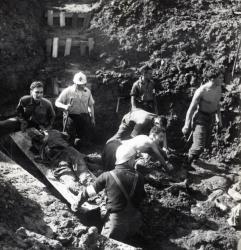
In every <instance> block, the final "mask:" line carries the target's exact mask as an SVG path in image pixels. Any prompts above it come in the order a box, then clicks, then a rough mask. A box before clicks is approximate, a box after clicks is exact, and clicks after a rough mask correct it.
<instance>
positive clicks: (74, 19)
mask: <svg viewBox="0 0 241 250" xmlns="http://www.w3.org/2000/svg"><path fill="white" fill-rule="evenodd" d="M77 23H78V15H77V14H76V13H74V14H73V16H72V27H73V28H74V29H76V28H77Z"/></svg>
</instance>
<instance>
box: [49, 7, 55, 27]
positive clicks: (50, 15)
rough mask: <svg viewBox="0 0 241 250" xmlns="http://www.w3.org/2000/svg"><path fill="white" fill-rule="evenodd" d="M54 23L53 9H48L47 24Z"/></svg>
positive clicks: (51, 24)
mask: <svg viewBox="0 0 241 250" xmlns="http://www.w3.org/2000/svg"><path fill="white" fill-rule="evenodd" d="M53 23H54V11H53V10H48V25H49V26H53Z"/></svg>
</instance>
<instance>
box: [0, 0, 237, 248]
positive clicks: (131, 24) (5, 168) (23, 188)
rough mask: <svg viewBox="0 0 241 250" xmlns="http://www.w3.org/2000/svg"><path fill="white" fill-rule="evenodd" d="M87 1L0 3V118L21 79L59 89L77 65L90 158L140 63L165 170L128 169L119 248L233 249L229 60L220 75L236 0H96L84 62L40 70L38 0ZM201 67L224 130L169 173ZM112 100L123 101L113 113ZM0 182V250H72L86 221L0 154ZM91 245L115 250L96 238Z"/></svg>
mask: <svg viewBox="0 0 241 250" xmlns="http://www.w3.org/2000/svg"><path fill="white" fill-rule="evenodd" d="M88 2H94V1H50V0H49V1H43V2H42V3H41V4H40V3H39V1H35V0H31V1H21V3H20V2H19V1H17V0H11V1H4V0H3V1H2V2H1V7H0V19H1V22H0V23H1V26H0V28H1V29H0V32H1V42H0V46H1V47H0V49H1V50H0V51H1V57H0V64H1V65H2V67H1V70H0V79H1V82H2V84H1V87H2V90H3V91H1V94H0V97H1V98H0V103H1V105H0V106H1V108H0V110H1V111H0V114H1V116H0V118H1V117H2V118H5V117H7V116H9V115H13V114H14V107H15V106H16V102H17V100H18V98H19V97H20V96H21V94H22V93H26V91H27V90H28V85H29V83H30V82H31V81H32V80H33V79H39V78H41V79H42V80H44V81H47V80H48V78H49V77H50V76H53V77H55V76H56V75H60V76H61V80H62V81H69V80H70V79H71V75H70V74H67V73H66V72H65V70H66V69H69V70H70V71H71V70H72V71H73V70H76V69H82V70H84V71H85V72H86V73H87V75H88V76H89V80H90V81H91V84H92V92H93V95H94V98H95V101H96V106H95V109H96V122H97V127H96V143H95V144H93V145H92V146H91V147H89V148H88V149H82V150H84V152H83V153H86V154H89V157H90V158H91V157H92V158H93V160H95V159H97V158H99V156H100V153H101V150H102V148H103V145H104V142H105V141H106V139H107V138H109V137H110V136H111V135H112V134H113V133H114V132H115V130H116V128H117V127H118V124H119V122H120V119H121V117H122V115H123V114H124V113H126V112H127V111H128V109H129V99H128V98H127V93H128V91H129V90H130V87H131V84H132V83H133V81H135V79H137V77H138V69H139V68H140V66H141V65H143V64H144V63H149V64H150V65H151V66H152V67H153V77H154V80H155V81H156V82H157V83H158V86H159V88H158V93H157V94H158V97H157V101H158V112H159V113H160V114H164V115H166V116H167V117H168V131H167V137H168V144H169V146H170V148H171V149H172V150H171V154H170V162H171V163H172V165H173V168H174V170H173V171H172V172H171V173H169V174H167V173H165V172H164V171H163V170H162V169H161V168H160V167H159V166H158V164H155V163H151V164H148V165H146V166H145V167H144V168H143V167H140V168H139V171H140V172H142V173H143V174H144V176H145V178H146V184H145V189H146V191H147V197H146V199H145V201H144V204H143V206H142V208H141V210H142V214H143V217H144V225H143V227H142V229H141V232H140V234H139V235H137V236H135V237H133V238H132V239H129V241H128V243H129V244H130V245H133V246H136V247H141V248H143V249H150V250H153V249H163V250H172V249H173V250H179V249H180V250H181V249H187V250H223V249H227V250H232V249H236V244H237V240H238V239H239V238H240V237H241V234H240V231H239V230H240V227H239V226H237V227H232V226H230V225H229V224H228V223H227V219H228V218H229V217H230V214H231V209H232V208H233V207H234V206H235V205H238V204H239V201H236V200H234V199H233V198H232V197H231V196H229V195H228V190H229V188H230V187H232V185H233V184H235V183H238V182H239V181H240V157H241V146H240V124H241V119H240V91H241V89H240V76H241V69H240V68H241V67H240V61H238V63H237V65H236V68H235V72H234V75H233V77H232V76H231V72H232V67H233V64H234V59H235V56H236V51H237V46H238V41H239V39H240V35H239V28H240V21H239V19H240V16H238V14H237V13H239V12H240V10H241V5H240V2H238V1H234V0H229V1H221V0H219V1H218V0H214V1H207V0H190V1H187V0H184V1H178V0H168V1H167V0H162V1H154V0H143V1H134V0H123V1H117V0H112V1H107V0H103V1H100V5H99V8H98V9H96V10H95V12H94V13H93V18H92V20H91V25H90V29H89V30H88V32H89V34H91V35H93V37H94V38H95V41H96V46H95V49H94V53H93V54H92V55H91V58H88V59H87V58H85V59H84V60H81V58H65V59H63V58H58V59H56V60H54V61H53V60H49V59H48V61H47V62H46V56H45V55H44V49H45V48H44V46H43V44H44V38H45V36H46V31H45V26H44V21H43V16H44V4H45V3H46V4H48V5H49V4H59V5H61V4H66V3H67V4H73V3H76V4H78V3H88ZM26 13H28V15H26ZM235 13H236V14H235ZM211 64H216V65H218V66H219V67H222V68H223V69H224V73H225V74H224V75H225V79H224V84H223V98H222V103H221V107H222V117H223V123H224V127H223V129H222V130H221V131H219V133H217V131H214V133H213V144H212V146H211V148H210V149H208V150H207V151H205V152H204V154H203V155H202V156H201V160H199V161H198V162H195V164H193V168H194V169H193V170H192V171H189V172H187V171H186V170H185V169H184V168H182V167H181V165H182V160H183V158H182V157H181V154H182V153H183V152H184V151H185V144H184V143H185V142H184V141H183V138H182V135H181V127H182V125H183V122H184V118H185V113H186V110H187V108H188V105H189V103H190V101H191V97H192V95H193V93H194V91H195V89H196V88H197V87H198V86H199V85H200V84H201V83H203V82H204V81H205V72H206V69H207V68H208V67H209V66H210V65H211ZM3 93H4V94H3ZM117 95H121V96H123V97H126V99H123V100H122V101H121V103H120V107H119V112H118V113H116V112H115V111H116V101H117ZM58 118H60V117H58ZM58 126H59V124H58V123H56V127H58ZM81 152H82V151H81ZM7 153H8V155H9V156H10V157H11V152H7ZM26 165H27V163H26ZM23 167H24V168H26V167H27V166H23ZM30 172H31V171H30ZM94 173H95V174H99V172H98V171H97V172H96V171H95V172H94ZM35 176H36V175H35ZM36 177H39V176H36ZM0 178H1V188H0V193H1V195H0V208H1V209H0V248H1V249H78V248H77V247H78V246H79V245H80V242H81V239H82V240H83V238H85V237H86V235H87V232H88V227H89V226H90V225H89V224H88V223H86V222H83V220H82V219H81V218H80V217H79V216H78V215H76V214H73V213H71V211H70V209H69V207H68V205H67V204H66V203H65V202H64V201H63V200H62V199H61V198H60V196H59V195H58V194H56V193H55V192H54V190H53V189H51V187H49V186H48V185H47V183H45V182H44V180H43V179H42V178H39V179H40V181H42V183H41V182H40V181H39V180H37V179H36V178H34V177H33V176H31V175H30V174H29V173H28V172H26V171H25V170H23V169H22V168H21V167H20V166H19V165H17V164H16V163H14V162H12V161H11V160H10V159H9V158H8V157H6V156H5V155H4V154H3V153H1V155H0ZM185 180H187V181H185ZM45 184H46V185H45ZM220 204H221V205H220ZM95 247H96V248H97V249H118V247H117V246H116V245H114V244H112V245H111V244H110V243H108V242H107V241H105V242H103V241H102V242H99V243H98V244H97V246H95ZM125 249H127V248H125Z"/></svg>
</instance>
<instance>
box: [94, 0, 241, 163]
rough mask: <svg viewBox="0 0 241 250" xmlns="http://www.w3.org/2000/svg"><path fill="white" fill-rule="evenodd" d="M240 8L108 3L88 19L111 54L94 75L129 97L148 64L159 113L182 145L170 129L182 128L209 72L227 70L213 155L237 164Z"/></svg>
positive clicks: (175, 141)
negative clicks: (197, 91) (237, 59)
mask: <svg viewBox="0 0 241 250" xmlns="http://www.w3.org/2000/svg"><path fill="white" fill-rule="evenodd" d="M239 8H240V4H237V2H236V1H233V0H230V1H226V2H220V1H218V0H217V1H212V2H210V1H205V0H203V1H197V0H193V1H191V3H190V1H161V2H160V1H154V0H146V1H139V2H136V1H134V0H125V1H121V2H120V1H116V0H113V1H110V2H109V1H104V2H103V5H102V8H100V9H99V11H98V12H97V13H95V14H94V17H93V20H92V22H91V29H92V30H93V31H96V30H98V31H99V33H100V34H102V35H104V36H105V37H108V38H109V40H108V39H107V40H103V43H102V46H104V47H105V51H106V52H105V55H104V56H103V54H101V55H100V57H99V59H100V60H102V62H103V64H104V65H105V68H104V72H102V73H101V74H99V73H98V74H97V75H98V77H99V78H102V82H105V83H108V84H109V87H110V88H114V85H117V89H120V87H121V86H125V89H126V91H125V92H126V93H127V92H128V91H129V89H130V88H131V86H132V84H133V82H134V80H135V79H136V78H137V77H138V73H137V69H138V68H140V67H141V66H142V65H143V63H147V64H149V65H150V66H151V67H152V68H153V79H154V81H155V82H156V83H157V85H158V91H157V102H158V107H159V110H158V112H159V113H161V114H165V115H167V116H168V117H169V120H170V124H171V127H169V129H168V131H170V134H171V136H169V138H170V139H169V140H170V145H176V146H177V147H179V146H180V145H182V144H183V141H182V138H181V137H182V135H181V133H179V134H178V135H172V134H173V133H172V130H173V128H175V132H176V131H181V127H182V126H183V123H184V119H185V113H186V112H185V110H187V108H188V105H189V104H190V101H191V97H192V96H193V94H194V91H195V90H196V88H197V87H199V86H200V85H201V84H202V83H204V82H205V81H206V71H207V69H208V68H209V67H210V66H212V65H215V66H217V67H221V68H223V70H224V84H225V85H224V89H223V93H224V94H223V102H222V105H221V106H222V116H223V124H224V129H223V130H222V131H220V132H221V133H219V134H218V135H217V134H215V136H216V137H217V140H215V144H214V145H213V147H212V148H213V152H212V154H213V155H215V156H218V157H221V158H226V159H227V158H228V159H229V160H235V161H236V160H237V159H238V157H239V156H240V148H241V147H240V141H239V140H238V139H236V138H239V135H240V126H241V123H240V114H239V111H238V110H239V108H240V94H239V92H240V88H239V82H240V73H241V69H240V65H239V64H238V65H237V67H236V69H235V72H236V75H235V77H234V78H232V77H231V71H232V67H233V63H234V59H235V54H236V50H237V45H238V40H239V35H238V27H239V16H238V15H235V11H236V10H238V9H239ZM113 47H114V48H115V49H113ZM110 48H111V49H110ZM113 67H114V71H113ZM110 68H111V70H112V71H111V72H110ZM128 71H130V72H132V74H131V75H129V76H128V78H127V79H126V77H123V75H124V74H125V72H128ZM119 75H121V76H120V77H118V76H119ZM115 76H117V77H115ZM120 95H121V91H120ZM231 148H232V150H231ZM233 151H235V152H234V153H231V152H233Z"/></svg>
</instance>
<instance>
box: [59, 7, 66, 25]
mask: <svg viewBox="0 0 241 250" xmlns="http://www.w3.org/2000/svg"><path fill="white" fill-rule="evenodd" d="M59 23H60V27H64V26H65V12H63V11H61V12H60V14H59Z"/></svg>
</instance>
